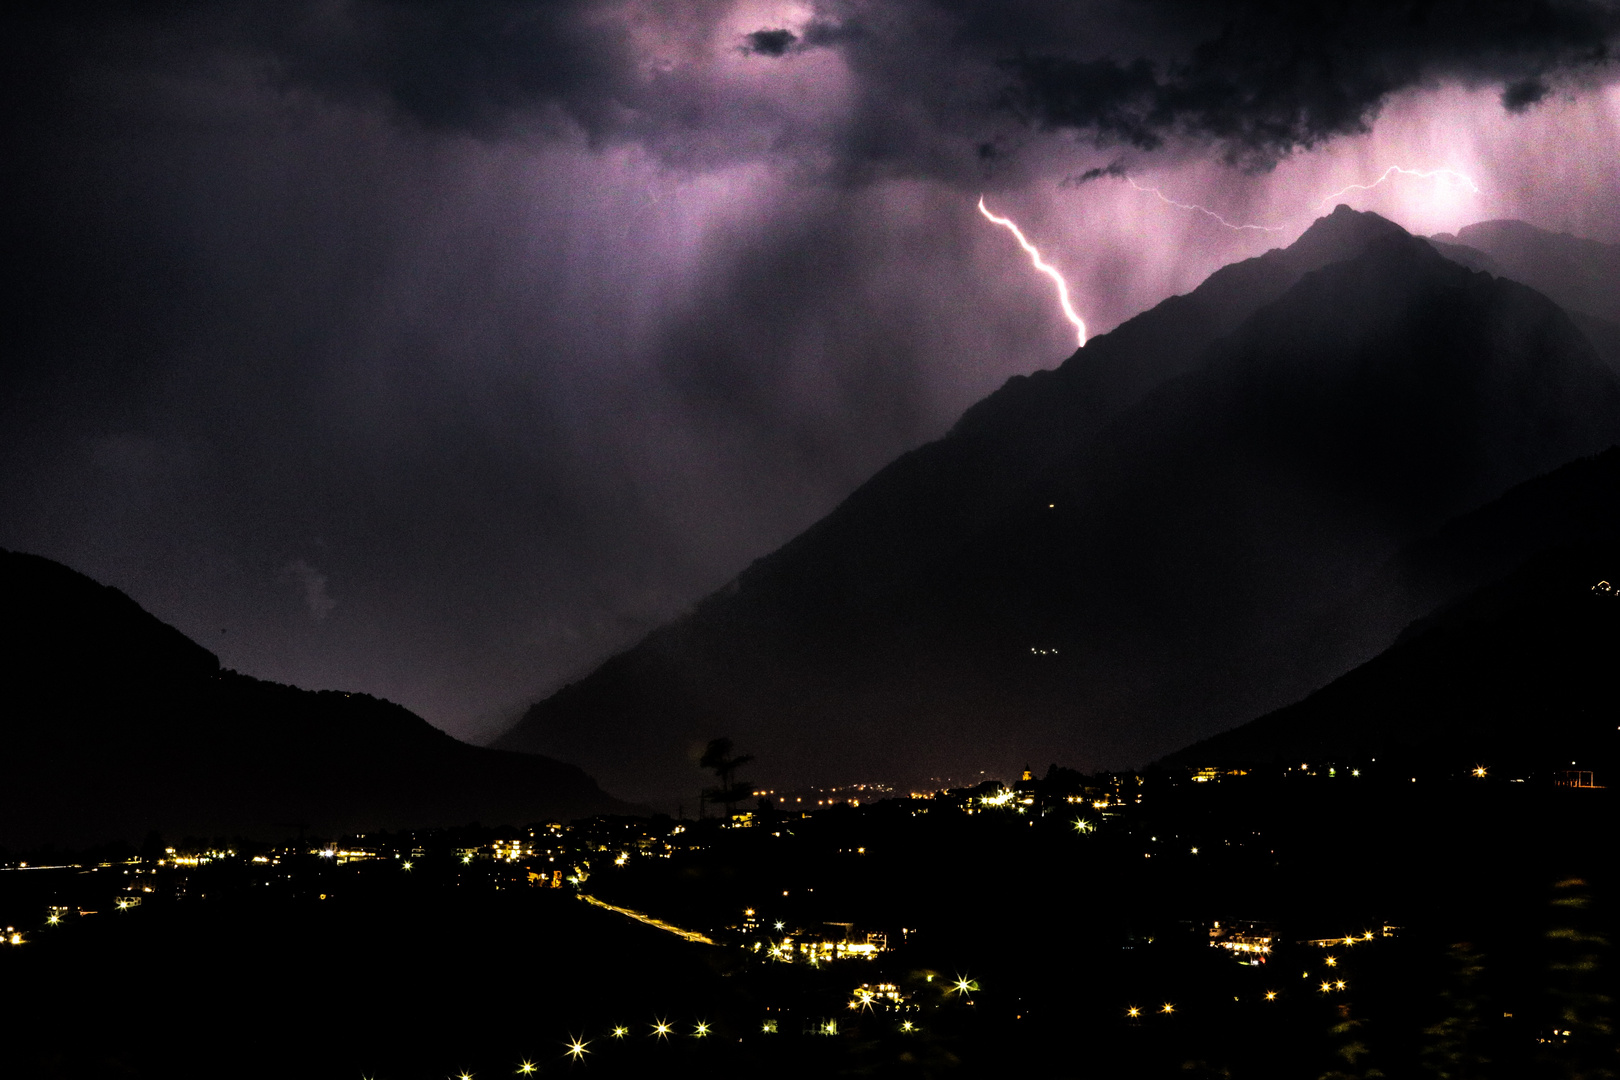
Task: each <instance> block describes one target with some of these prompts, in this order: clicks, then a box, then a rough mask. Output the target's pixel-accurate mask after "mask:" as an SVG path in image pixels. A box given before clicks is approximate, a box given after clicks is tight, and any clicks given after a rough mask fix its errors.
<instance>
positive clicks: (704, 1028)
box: [692, 1020, 709, 1039]
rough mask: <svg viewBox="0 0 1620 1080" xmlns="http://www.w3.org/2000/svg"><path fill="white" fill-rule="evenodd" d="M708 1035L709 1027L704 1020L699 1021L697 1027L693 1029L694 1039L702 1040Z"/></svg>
mask: <svg viewBox="0 0 1620 1080" xmlns="http://www.w3.org/2000/svg"><path fill="white" fill-rule="evenodd" d="M708 1033H709V1025H708V1024H706V1023H705V1022H703V1021H702V1020H699V1021H698V1022H697V1027H695V1028H693V1029H692V1038H694V1039H701V1038H703V1036H705V1035H707V1034H708Z"/></svg>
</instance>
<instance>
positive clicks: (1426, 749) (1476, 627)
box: [1162, 541, 1620, 786]
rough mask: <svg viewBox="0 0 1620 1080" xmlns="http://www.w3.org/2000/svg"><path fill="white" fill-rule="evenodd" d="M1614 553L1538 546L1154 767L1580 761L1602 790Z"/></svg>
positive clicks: (1507, 766) (1537, 768) (1619, 597)
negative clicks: (1520, 562) (1361, 658)
mask: <svg viewBox="0 0 1620 1080" xmlns="http://www.w3.org/2000/svg"><path fill="white" fill-rule="evenodd" d="M1617 552H1620V548H1617V546H1616V545H1615V544H1614V543H1613V542H1612V541H1611V542H1608V543H1605V544H1601V545H1578V546H1574V547H1561V548H1557V549H1554V550H1551V551H1546V552H1543V553H1541V554H1540V555H1538V556H1536V557H1535V558H1533V559H1531V560H1530V562H1529V563H1527V564H1526V565H1524V566H1522V567H1520V568H1518V569H1517V570H1515V571H1514V572H1513V573H1511V574H1509V575H1508V576H1507V577H1506V578H1504V579H1503V580H1501V581H1497V582H1493V583H1491V584H1490V585H1488V586H1484V587H1482V588H1480V589H1477V590H1474V591H1473V592H1471V593H1470V594H1468V595H1467V596H1466V597H1464V598H1463V599H1461V600H1459V601H1457V602H1455V603H1453V604H1449V605H1447V606H1446V607H1445V608H1443V609H1442V610H1440V611H1438V612H1436V613H1435V614H1434V615H1432V616H1429V617H1426V618H1424V619H1421V620H1419V621H1417V622H1415V623H1413V624H1412V625H1411V627H1410V628H1409V629H1408V630H1407V631H1406V633H1404V634H1402V635H1401V637H1400V639H1399V640H1398V641H1397V642H1396V643H1395V644H1394V645H1392V646H1391V647H1390V648H1389V649H1387V650H1386V651H1385V652H1383V653H1382V654H1380V655H1379V656H1377V657H1375V658H1374V659H1372V660H1370V661H1368V662H1367V663H1365V664H1363V665H1361V666H1360V667H1357V668H1355V669H1354V670H1352V671H1350V672H1348V673H1347V674H1345V675H1343V676H1341V677H1339V678H1338V679H1335V680H1334V681H1333V682H1332V683H1329V684H1328V685H1327V686H1325V687H1323V688H1322V689H1320V690H1318V691H1316V692H1315V693H1313V694H1311V695H1309V696H1308V697H1306V698H1305V699H1304V700H1303V701H1300V702H1298V703H1296V704H1294V705H1290V706H1288V707H1286V708H1283V709H1279V710H1277V711H1276V712H1274V713H1271V714H1269V715H1267V716H1263V717H1261V718H1260V719H1258V720H1253V721H1250V722H1249V723H1247V724H1244V725H1243V726H1241V727H1238V728H1236V729H1234V730H1231V731H1226V732H1223V733H1221V734H1219V735H1216V736H1214V737H1213V738H1210V739H1206V740H1203V741H1202V742H1199V743H1197V744H1195V745H1193V746H1190V747H1188V748H1186V749H1184V750H1180V751H1177V752H1176V753H1174V754H1171V755H1169V756H1168V757H1167V758H1165V759H1164V761H1163V762H1162V764H1164V765H1167V766H1187V767H1194V768H1199V767H1204V766H1240V765H1247V764H1255V763H1285V762H1286V763H1292V762H1314V763H1317V764H1319V765H1320V764H1325V763H1328V762H1332V761H1338V762H1341V763H1344V762H1359V763H1365V762H1367V761H1368V760H1369V759H1373V760H1378V759H1380V758H1381V759H1383V760H1386V761H1388V760H1391V759H1395V760H1399V761H1406V762H1421V763H1422V764H1424V765H1427V766H1444V767H1447V768H1449V769H1451V770H1453V771H1456V770H1459V769H1467V768H1468V767H1469V766H1470V765H1471V764H1473V763H1479V764H1481V765H1483V766H1485V767H1486V768H1487V769H1488V770H1496V771H1497V772H1498V773H1500V774H1502V775H1511V774H1513V773H1518V774H1521V775H1522V774H1525V773H1540V774H1542V775H1543V776H1544V777H1545V776H1546V775H1548V774H1556V773H1557V772H1559V771H1561V770H1563V769H1565V768H1570V767H1577V766H1578V767H1579V768H1581V769H1585V770H1588V771H1592V772H1594V773H1595V774H1596V775H1597V777H1598V779H1599V781H1600V782H1602V783H1604V784H1605V785H1607V786H1612V785H1613V784H1614V782H1615V780H1616V777H1615V776H1614V774H1613V768H1614V766H1615V765H1616V764H1620V729H1617V726H1616V724H1617V720H1620V710H1617V709H1616V707H1615V702H1616V694H1617V687H1616V683H1615V677H1614V670H1615V662H1614V658H1615V656H1616V654H1617V653H1620V594H1617V592H1616V591H1614V590H1613V589H1604V588H1601V586H1602V585H1604V584H1610V585H1613V584H1614V582H1613V581H1612V580H1610V579H1614V578H1620V573H1617V572H1616V568H1617V567H1620V558H1617ZM1604 575H1607V577H1605V576H1604Z"/></svg>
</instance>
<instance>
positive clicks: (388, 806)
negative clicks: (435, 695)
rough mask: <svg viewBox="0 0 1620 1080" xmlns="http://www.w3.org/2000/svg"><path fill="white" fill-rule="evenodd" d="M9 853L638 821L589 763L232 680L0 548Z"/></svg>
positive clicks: (99, 590)
mask: <svg viewBox="0 0 1620 1080" xmlns="http://www.w3.org/2000/svg"><path fill="white" fill-rule="evenodd" d="M0 598H3V610H4V621H3V623H0V680H3V683H4V687H5V698H4V706H3V710H0V846H5V847H11V848H28V847H33V846H38V845H42V844H58V845H83V844H93V843H101V842H105V841H108V840H114V839H120V838H122V839H126V840H131V841H136V842H139V841H140V840H141V838H142V837H143V836H145V835H146V834H147V833H148V832H149V831H150V830H157V831H158V832H160V833H163V834H165V835H169V836H181V835H193V836H204V837H207V836H216V835H247V836H255V837H261V838H277V837H281V836H284V835H287V834H289V833H291V832H295V831H297V829H298V828H299V827H300V826H305V827H308V828H311V829H314V830H317V831H337V830H343V831H363V830H369V829H377V828H385V827H386V828H406V827H420V826H433V825H448V824H464V823H467V822H469V821H475V820H478V821H482V822H484V823H485V824H491V825H493V824H497V823H518V824H521V823H525V822H529V821H535V820H544V819H547V818H567V817H572V816H579V815H587V814H595V813H603V812H611V811H623V810H626V809H628V808H627V807H626V805H625V804H623V803H621V802H619V801H618V800H616V799H613V798H611V797H610V796H608V795H606V794H604V793H603V792H602V790H601V789H600V788H598V787H597V785H596V783H595V781H593V780H592V779H591V778H590V777H589V776H587V775H585V773H583V772H582V771H580V770H579V769H577V768H575V767H573V766H571V765H566V764H563V763H562V762H559V761H553V760H550V759H547V758H541V757H534V756H530V755H523V754H510V753H503V752H500V751H496V750H487V749H484V748H481V747H475V746H468V745H467V744H465V743H461V742H458V741H456V740H455V739H453V738H451V737H450V736H448V735H446V734H444V733H443V732H441V731H439V730H438V729H436V728H434V727H433V726H431V725H430V724H428V723H427V722H426V721H425V720H422V719H421V718H420V717H417V716H415V715H413V714H412V713H410V712H408V711H407V710H405V709H403V708H401V707H400V706H398V705H394V704H392V703H390V702H387V701H382V700H379V699H376V698H372V697H368V696H366V695H364V694H344V693H336V692H330V691H326V692H320V693H315V692H311V691H307V690H299V689H297V688H295V687H290V686H281V685H277V684H275V683H267V682H261V681H259V680H257V679H252V678H249V677H248V676H245V675H239V674H237V673H235V672H232V671H222V670H220V667H219V662H218V660H217V659H216V658H215V657H214V656H213V654H212V653H210V652H208V651H207V650H205V649H203V648H202V647H201V646H199V645H197V644H195V643H194V642H192V641H191V640H190V639H188V638H186V637H185V635H183V634H181V633H180V632H179V631H178V630H175V629H174V628H173V627H170V626H167V625H165V624H164V623H162V622H160V621H158V620H157V619H156V618H154V617H153V616H151V615H150V614H148V613H147V612H145V611H143V610H142V609H141V608H140V607H139V605H137V604H136V603H135V602H134V601H132V600H130V599H129V597H127V596H125V595H124V594H123V593H121V592H119V591H117V590H116V589H112V588H109V587H107V586H104V585H100V584H97V583H96V582H94V581H92V580H90V579H89V578H87V577H85V576H84V575H82V574H79V573H77V572H75V571H73V570H70V569H68V568H67V567H65V566H62V565H60V564H58V563H54V562H51V561H50V560H48V559H43V558H40V557H38V556H34V555H25V554H20V553H16V552H3V551H0Z"/></svg>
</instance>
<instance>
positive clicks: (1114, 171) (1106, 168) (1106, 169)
mask: <svg viewBox="0 0 1620 1080" xmlns="http://www.w3.org/2000/svg"><path fill="white" fill-rule="evenodd" d="M1127 175H1129V174H1128V173H1127V171H1126V169H1125V163H1124V162H1123V161H1119V160H1117V159H1116V160H1114V161H1110V162H1109V163H1108V164H1107V165H1098V166H1097V167H1096V168H1093V169H1087V170H1086V171H1085V172H1081V173H1075V174H1074V175H1073V176H1065V177H1064V178H1063V179H1062V180H1060V181H1059V182H1058V187H1064V188H1076V187H1079V186H1080V185H1082V184H1089V183H1091V182H1092V181H1093V180H1101V179H1102V178H1103V177H1105V176H1111V177H1114V178H1116V179H1120V180H1123V179H1124V178H1125V177H1126V176H1127Z"/></svg>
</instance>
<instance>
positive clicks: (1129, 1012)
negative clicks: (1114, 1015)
mask: <svg viewBox="0 0 1620 1080" xmlns="http://www.w3.org/2000/svg"><path fill="white" fill-rule="evenodd" d="M1125 1015H1126V1016H1129V1017H1131V1018H1132V1019H1135V1018H1136V1017H1138V1016H1141V1015H1142V1010H1141V1009H1138V1008H1137V1007H1136V1006H1135V1005H1132V1006H1131V1007H1130V1008H1128V1009H1126V1010H1125Z"/></svg>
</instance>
